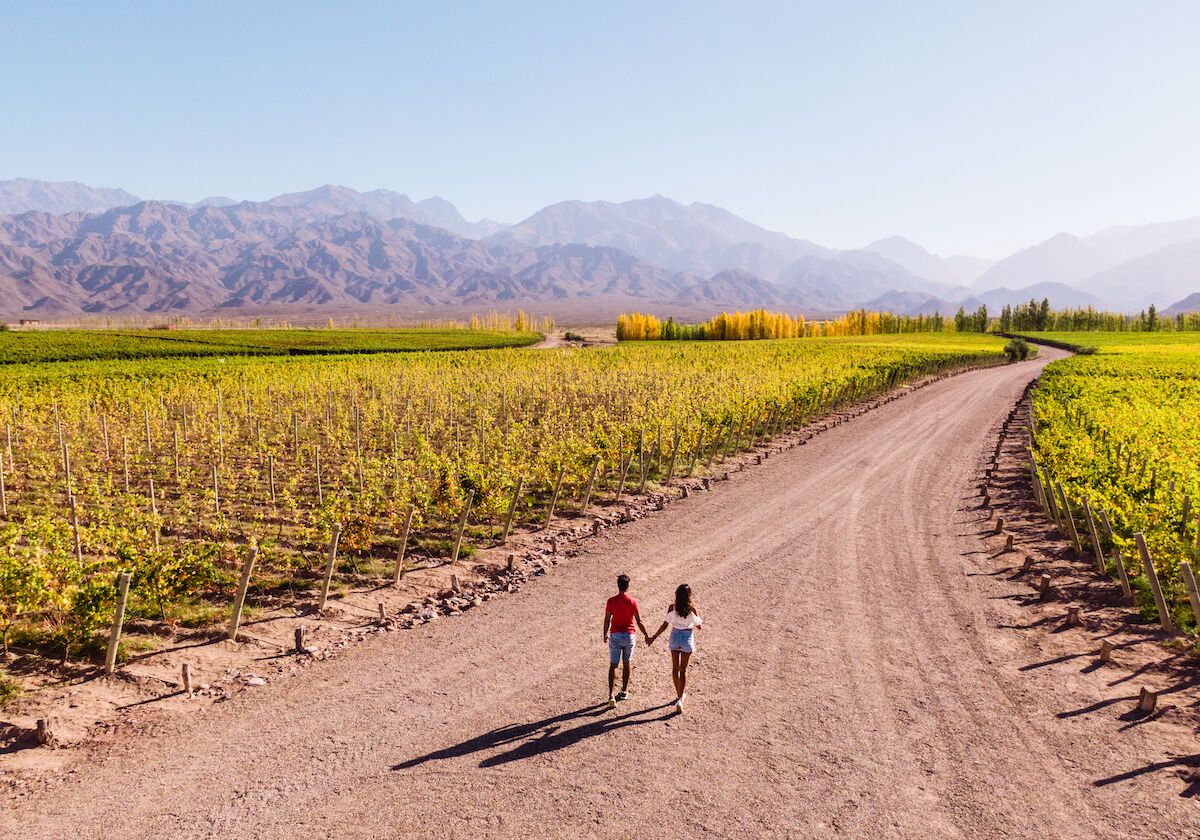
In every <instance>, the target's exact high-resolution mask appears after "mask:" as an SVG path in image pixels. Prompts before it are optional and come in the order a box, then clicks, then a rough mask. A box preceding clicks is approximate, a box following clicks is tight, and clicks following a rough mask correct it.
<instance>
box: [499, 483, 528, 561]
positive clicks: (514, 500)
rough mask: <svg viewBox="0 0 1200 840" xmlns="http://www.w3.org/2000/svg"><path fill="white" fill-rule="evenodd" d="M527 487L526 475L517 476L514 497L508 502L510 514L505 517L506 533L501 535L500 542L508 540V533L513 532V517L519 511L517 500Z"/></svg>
mask: <svg viewBox="0 0 1200 840" xmlns="http://www.w3.org/2000/svg"><path fill="white" fill-rule="evenodd" d="M524 487H525V477H524V476H520V477H519V478H517V486H516V487H514V488H513V494H512V499H511V500H510V501H509V503H508V515H507V516H505V517H504V533H503V534H502V535H501V536H500V544H501V545H503V544H504V543H506V542H508V535H509V533H511V532H512V524H513V517H514V516H516V513H517V502H519V501H520V499H521V490H523V489H524Z"/></svg>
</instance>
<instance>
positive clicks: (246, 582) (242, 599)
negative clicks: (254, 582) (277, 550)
mask: <svg viewBox="0 0 1200 840" xmlns="http://www.w3.org/2000/svg"><path fill="white" fill-rule="evenodd" d="M257 559H258V546H257V545H255V544H254V543H251V544H250V551H249V552H248V553H247V554H246V562H245V563H243V564H242V578H241V580H239V581H238V588H237V597H236V598H235V599H234V601H233V615H232V616H231V617H230V619H229V640H230V641H232V642H236V641H237V631H238V625H239V624H241V623H242V608H243V607H245V606H246V590H247V589H249V588H250V575H252V574H254V561H255V560H257Z"/></svg>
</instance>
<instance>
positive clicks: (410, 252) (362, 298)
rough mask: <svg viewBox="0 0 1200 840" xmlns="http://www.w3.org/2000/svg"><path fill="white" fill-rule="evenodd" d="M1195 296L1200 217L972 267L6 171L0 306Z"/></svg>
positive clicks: (732, 228)
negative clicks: (140, 191)
mask: <svg viewBox="0 0 1200 840" xmlns="http://www.w3.org/2000/svg"><path fill="white" fill-rule="evenodd" d="M1198 290H1200V218H1196V219H1190V220H1184V221H1179V222H1168V223H1159V224H1150V225H1143V226H1126V227H1113V228H1108V229H1106V230H1102V231H1100V232H1098V233H1096V234H1093V235H1091V236H1087V237H1076V236H1072V235H1070V234H1065V233H1064V234H1058V235H1056V236H1054V237H1051V238H1050V239H1048V240H1046V241H1045V242H1042V243H1039V244H1037V245H1034V246H1032V247H1030V248H1026V249H1023V250H1021V251H1018V252H1017V253H1015V254H1012V255H1010V256H1008V257H1006V258H1005V259H1002V260H985V259H980V258H976V257H969V256H951V257H945V258H943V257H939V256H937V255H934V254H932V253H930V252H929V251H927V250H926V249H924V248H922V247H921V246H920V245H918V244H917V243H914V242H911V241H910V240H907V239H904V238H903V237H899V236H892V237H888V238H885V239H880V240H877V241H875V242H871V243H869V244H867V245H864V246H863V247H861V248H858V249H851V250H838V249H833V248H827V247H824V246H822V245H819V244H817V243H814V242H811V241H808V240H805V239H799V238H794V237H791V236H788V235H787V234H784V233H780V232H777V231H772V230H768V229H766V228H763V227H760V226H758V225H755V224H753V223H752V222H749V221H747V220H745V219H743V218H741V217H739V216H737V215H735V214H733V213H731V212H729V211H728V210H724V209H722V208H720V207H715V206H713V205H710V204H702V203H699V202H697V203H692V204H687V205H685V204H681V203H679V202H676V201H673V200H671V199H669V198H665V197H663V196H654V197H651V198H647V199H637V200H632V201H625V202H620V203H613V202H604V201H566V202H561V203H558V204H553V205H550V206H548V207H545V208H543V209H542V210H539V211H537V212H536V213H534V214H533V215H531V216H530V217H528V218H527V219H525V220H523V221H520V222H518V223H516V224H511V225H508V224H503V223H499V222H494V221H490V220H487V219H483V220H478V221H470V220H468V219H466V218H465V217H464V216H463V215H462V214H461V213H460V212H459V211H458V209H457V208H456V207H455V206H454V205H453V204H451V203H450V202H449V201H446V200H445V199H442V198H439V197H436V196H434V197H431V198H425V199H421V200H417V201H414V200H413V199H411V198H409V197H408V196H407V195H403V194H401V193H397V192H393V191H390V190H372V191H369V192H358V191H355V190H352V189H349V188H347V187H339V186H332V185H327V186H323V187H319V188H317V189H314V190H309V191H307V192H299V193H290V194H286V195H281V196H277V197H275V198H272V199H270V200H267V201H262V202H252V201H242V202H238V201H235V200H233V199H229V198H224V197H210V198H206V199H203V200H201V201H198V202H179V201H143V200H141V199H139V198H138V197H137V196H134V195H132V194H130V193H128V192H126V191H124V190H118V189H100V188H94V187H89V186H86V185H83V184H78V183H74V182H64V183H51V182H43V181H33V180H29V179H16V180H12V181H0V316H4V317H16V316H21V317H56V318H68V319H69V318H70V317H71V316H75V315H79V314H80V313H88V314H93V315H95V314H115V315H144V314H147V313H151V314H155V315H158V314H161V315H170V314H195V315H204V314H212V313H223V314H230V315H238V314H248V313H263V312H272V313H279V314H286V313H288V312H292V311H300V310H303V311H305V312H314V313H316V312H319V311H326V310H332V309H337V310H339V311H341V310H353V311H361V310H363V309H364V308H368V307H398V308H402V309H404V310H407V311H412V312H421V313H426V314H427V313H429V312H431V311H436V310H439V309H446V308H454V307H458V308H462V309H475V310H479V309H482V308H489V307H508V306H526V307H530V308H535V309H536V308H540V309H544V310H547V311H570V312H572V313H575V314H576V315H586V316H595V317H597V318H608V317H609V316H610V315H611V314H612V313H613V312H615V311H618V310H620V309H626V308H630V307H640V308H643V309H649V310H653V311H655V312H657V313H660V314H664V315H665V314H676V315H677V316H681V317H688V316H697V315H703V314H705V313H710V312H712V311H714V310H719V309H722V308H731V307H739V308H747V307H755V306H767V307H772V308H777V309H786V310H790V311H802V312H806V313H808V314H828V313H834V312H838V311H844V310H846V309H850V308H855V307H859V306H868V307H871V308H878V309H888V310H891V311H896V312H901V313H906V314H917V313H932V312H935V311H936V312H942V313H943V314H950V313H953V312H954V311H955V310H956V309H957V308H958V307H959V306H965V307H966V308H968V309H974V308H976V307H978V306H980V305H987V306H988V307H989V309H993V310H997V309H999V308H1000V307H1002V306H1004V305H1006V304H1014V303H1021V302H1025V301H1028V300H1030V299H1031V298H1036V299H1038V300H1040V299H1041V298H1042V297H1048V298H1049V299H1050V301H1051V303H1052V304H1053V305H1055V306H1088V305H1091V306H1097V307H1109V308H1120V309H1124V310H1134V309H1138V308H1142V307H1144V306H1146V305H1147V304H1149V303H1151V302H1154V303H1157V304H1159V306H1160V307H1167V306H1168V305H1170V304H1172V303H1173V302H1175V301H1179V302H1180V305H1186V302H1185V301H1184V300H1183V299H1184V298H1187V297H1188V296H1189V295H1192V294H1193V293H1196V292H1197V291H1198ZM1197 300H1200V298H1198V299H1197Z"/></svg>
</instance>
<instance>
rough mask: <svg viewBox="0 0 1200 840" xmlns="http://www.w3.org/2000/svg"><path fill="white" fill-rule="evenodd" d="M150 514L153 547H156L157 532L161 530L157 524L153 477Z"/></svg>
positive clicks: (156, 503) (156, 504)
mask: <svg viewBox="0 0 1200 840" xmlns="http://www.w3.org/2000/svg"><path fill="white" fill-rule="evenodd" d="M150 516H151V517H152V518H153V519H154V547H155V548H158V541H159V532H160V531H161V530H162V529H161V528H160V527H159V525H158V501H157V500H156V499H155V497H154V479H153V478H152V479H150Z"/></svg>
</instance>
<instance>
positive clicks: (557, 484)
mask: <svg viewBox="0 0 1200 840" xmlns="http://www.w3.org/2000/svg"><path fill="white" fill-rule="evenodd" d="M566 471H567V468H566V467H565V466H560V467H559V468H558V478H556V479H555V480H554V492H552V493H551V494H550V508H549V510H547V511H546V522H545V524H543V525H542V530H545V529H546V528H549V527H550V522H551V520H553V519H554V506H555V505H557V504H558V493H559V491H560V490H561V489H562V480H563V474H564V473H565V472H566Z"/></svg>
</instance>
